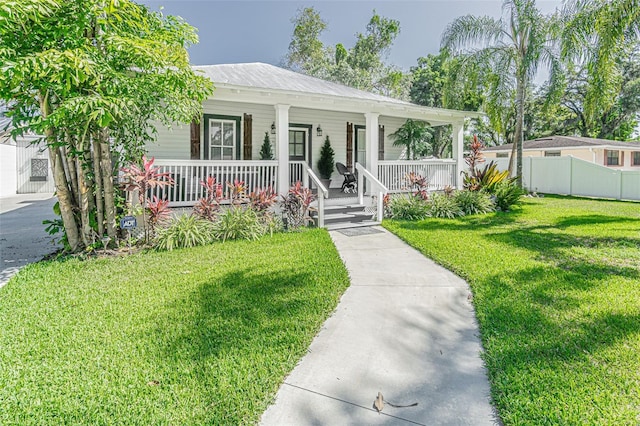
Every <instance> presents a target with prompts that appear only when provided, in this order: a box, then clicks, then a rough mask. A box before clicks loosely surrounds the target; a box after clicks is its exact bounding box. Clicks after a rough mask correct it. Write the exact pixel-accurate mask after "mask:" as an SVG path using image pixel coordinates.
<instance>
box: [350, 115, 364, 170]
mask: <svg viewBox="0 0 640 426" xmlns="http://www.w3.org/2000/svg"><path fill="white" fill-rule="evenodd" d="M354 127H355V131H356V132H355V133H356V137H355V139H356V140H355V145H356V155H355V159H354V161H355V162H358V163H360V164H361V165H362V166H363V167H367V136H366V128H365V126H357V125H356V126H354ZM352 170H354V171H355V170H356V165H355V164H353V169H352Z"/></svg>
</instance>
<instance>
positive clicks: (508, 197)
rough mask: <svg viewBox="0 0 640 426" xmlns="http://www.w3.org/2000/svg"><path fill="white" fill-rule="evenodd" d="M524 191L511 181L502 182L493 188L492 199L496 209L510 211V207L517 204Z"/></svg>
mask: <svg viewBox="0 0 640 426" xmlns="http://www.w3.org/2000/svg"><path fill="white" fill-rule="evenodd" d="M523 195H524V191H523V190H522V189H520V187H519V186H518V185H515V184H514V183H513V182H512V181H509V180H504V181H502V182H499V183H497V184H496V185H495V187H494V188H493V198H494V203H495V205H496V208H497V209H498V210H502V211H504V212H506V211H509V210H511V207H512V206H514V205H516V204H518V203H519V201H520V198H521V197H522V196H523Z"/></svg>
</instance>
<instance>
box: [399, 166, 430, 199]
mask: <svg viewBox="0 0 640 426" xmlns="http://www.w3.org/2000/svg"><path fill="white" fill-rule="evenodd" d="M404 180H405V181H406V182H407V188H408V189H409V190H410V191H412V193H413V195H414V196H415V197H420V198H422V199H423V200H428V199H429V194H428V193H427V187H428V186H429V182H427V178H425V177H424V176H422V175H419V174H417V173H414V172H409V173H407V175H406V176H405V178H404Z"/></svg>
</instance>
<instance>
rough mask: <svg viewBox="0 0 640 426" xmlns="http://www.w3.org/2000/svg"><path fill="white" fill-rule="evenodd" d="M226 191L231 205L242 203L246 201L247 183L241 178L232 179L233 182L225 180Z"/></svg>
mask: <svg viewBox="0 0 640 426" xmlns="http://www.w3.org/2000/svg"><path fill="white" fill-rule="evenodd" d="M227 191H231V192H230V193H229V196H228V198H229V201H230V202H231V204H233V205H236V206H237V205H240V204H244V203H246V201H247V185H245V183H244V181H243V180H239V179H234V180H233V183H231V182H227Z"/></svg>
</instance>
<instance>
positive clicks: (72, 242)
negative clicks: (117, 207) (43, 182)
mask: <svg viewBox="0 0 640 426" xmlns="http://www.w3.org/2000/svg"><path fill="white" fill-rule="evenodd" d="M38 101H39V103H40V113H41V114H42V118H43V119H44V118H47V117H48V116H49V114H50V113H51V105H50V104H49V100H48V94H47V93H40V94H39V96H38ZM44 136H45V139H46V143H47V147H48V148H49V159H50V160H51V163H52V166H53V167H52V168H53V181H54V183H55V186H56V196H57V197H58V205H59V207H60V216H62V223H63V224H64V231H65V234H66V235H67V243H68V244H69V247H70V248H71V251H76V250H77V249H78V246H79V245H80V240H79V238H78V225H77V223H76V218H75V217H74V215H73V202H72V198H71V194H70V193H69V186H68V182H67V176H66V174H65V171H64V161H65V160H64V158H63V156H62V152H60V148H54V147H53V145H52V144H53V142H55V141H54V135H53V130H51V129H50V128H48V129H46V130H45V132H44Z"/></svg>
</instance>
